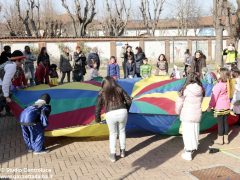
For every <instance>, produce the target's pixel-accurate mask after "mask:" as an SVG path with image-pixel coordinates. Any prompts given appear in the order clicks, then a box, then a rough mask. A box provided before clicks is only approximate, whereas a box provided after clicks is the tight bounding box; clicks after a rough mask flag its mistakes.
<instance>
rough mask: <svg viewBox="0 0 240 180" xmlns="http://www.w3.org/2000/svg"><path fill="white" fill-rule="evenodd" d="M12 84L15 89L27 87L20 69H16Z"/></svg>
mask: <svg viewBox="0 0 240 180" xmlns="http://www.w3.org/2000/svg"><path fill="white" fill-rule="evenodd" d="M12 84H13V86H15V87H21V86H27V80H26V78H25V74H24V71H23V69H22V67H17V70H16V73H15V75H14V77H13V79H12Z"/></svg>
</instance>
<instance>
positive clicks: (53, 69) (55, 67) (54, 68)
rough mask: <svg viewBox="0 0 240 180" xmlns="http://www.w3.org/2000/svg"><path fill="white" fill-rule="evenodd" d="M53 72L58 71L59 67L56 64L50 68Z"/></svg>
mask: <svg viewBox="0 0 240 180" xmlns="http://www.w3.org/2000/svg"><path fill="white" fill-rule="evenodd" d="M49 68H50V69H51V70H52V71H56V70H57V65H56V64H51V65H50V67H49Z"/></svg>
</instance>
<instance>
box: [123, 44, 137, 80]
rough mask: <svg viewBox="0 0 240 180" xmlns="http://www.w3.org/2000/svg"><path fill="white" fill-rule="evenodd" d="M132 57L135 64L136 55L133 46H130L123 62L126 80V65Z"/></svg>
mask: <svg viewBox="0 0 240 180" xmlns="http://www.w3.org/2000/svg"><path fill="white" fill-rule="evenodd" d="M130 56H132V58H133V62H135V58H134V53H133V52H132V46H128V47H127V51H126V53H125V54H124V61H123V72H124V78H127V77H126V64H127V62H128V59H129V57H130Z"/></svg>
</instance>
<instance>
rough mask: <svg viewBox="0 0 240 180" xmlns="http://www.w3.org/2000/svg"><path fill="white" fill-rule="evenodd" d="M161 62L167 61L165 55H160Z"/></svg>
mask: <svg viewBox="0 0 240 180" xmlns="http://www.w3.org/2000/svg"><path fill="white" fill-rule="evenodd" d="M158 60H159V61H167V59H166V56H165V55H164V54H160V56H159V57H158Z"/></svg>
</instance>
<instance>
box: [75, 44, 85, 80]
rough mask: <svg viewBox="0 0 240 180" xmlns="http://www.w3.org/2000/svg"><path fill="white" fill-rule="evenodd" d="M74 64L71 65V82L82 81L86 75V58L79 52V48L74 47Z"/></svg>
mask: <svg viewBox="0 0 240 180" xmlns="http://www.w3.org/2000/svg"><path fill="white" fill-rule="evenodd" d="M73 59H74V64H73V81H77V82H80V81H83V80H84V75H85V74H86V65H87V63H86V56H85V55H84V53H83V52H82V51H81V47H80V46H77V47H76V52H74V55H73Z"/></svg>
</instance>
